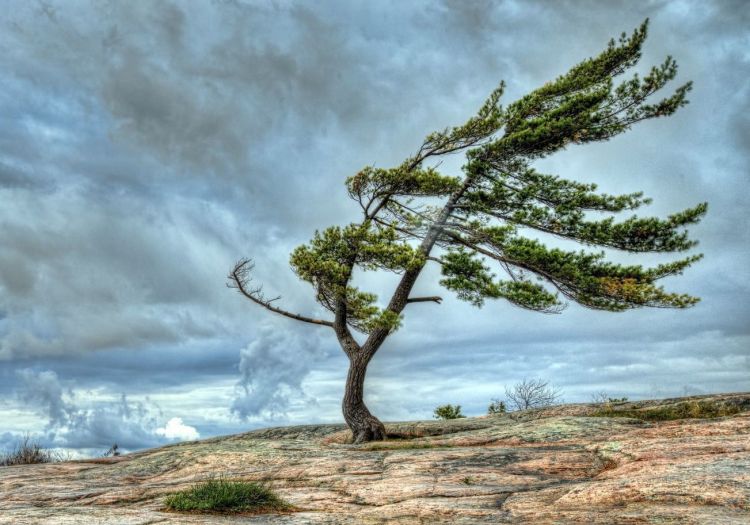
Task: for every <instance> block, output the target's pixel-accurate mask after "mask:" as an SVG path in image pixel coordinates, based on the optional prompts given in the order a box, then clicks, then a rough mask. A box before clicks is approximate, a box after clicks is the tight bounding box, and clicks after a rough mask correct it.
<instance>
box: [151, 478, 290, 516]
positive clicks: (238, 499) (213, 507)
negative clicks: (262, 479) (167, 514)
mask: <svg viewBox="0 0 750 525" xmlns="http://www.w3.org/2000/svg"><path fill="white" fill-rule="evenodd" d="M164 503H165V504H166V506H167V508H168V509H170V510H177V511H188V512H189V511H193V512H258V513H261V512H271V511H284V510H290V509H291V505H289V504H288V503H286V502H285V501H283V500H282V499H281V498H280V497H279V496H277V495H276V494H275V493H274V492H273V491H272V490H271V489H270V488H269V487H268V486H267V485H265V484H263V483H258V482H248V481H230V480H227V479H224V478H219V479H209V480H207V481H204V482H202V483H198V484H196V485H194V486H193V487H191V488H189V489H187V490H183V491H180V492H176V493H175V494H172V495H170V496H167V498H166V500H165V501H164Z"/></svg>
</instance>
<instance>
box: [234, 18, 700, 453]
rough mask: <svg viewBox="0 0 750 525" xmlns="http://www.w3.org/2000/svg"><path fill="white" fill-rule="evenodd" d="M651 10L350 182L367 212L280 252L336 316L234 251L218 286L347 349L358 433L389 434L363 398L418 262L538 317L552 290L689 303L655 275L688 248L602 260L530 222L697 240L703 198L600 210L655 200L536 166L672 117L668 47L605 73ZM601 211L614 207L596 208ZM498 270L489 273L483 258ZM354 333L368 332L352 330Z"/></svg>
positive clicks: (669, 270) (672, 69) (464, 291)
mask: <svg viewBox="0 0 750 525" xmlns="http://www.w3.org/2000/svg"><path fill="white" fill-rule="evenodd" d="M646 32H647V21H646V22H644V23H643V24H642V25H641V26H640V27H639V28H637V29H636V30H635V31H634V32H633V33H632V35H631V36H629V37H628V36H626V35H625V34H624V33H623V35H622V36H621V37H620V39H619V41H618V42H615V41H614V40H612V41H610V43H609V45H608V46H607V48H606V49H605V50H604V51H603V52H602V53H601V54H599V55H598V56H596V57H594V58H590V59H587V60H584V61H583V62H581V63H580V64H578V65H576V66H574V67H573V68H572V69H570V71H568V72H567V73H566V74H564V75H562V76H560V77H558V78H557V79H555V80H554V81H552V82H548V83H546V84H544V85H543V86H542V87H540V88H539V89H536V90H534V91H532V92H531V93H529V94H528V95H526V96H524V97H521V98H520V99H519V100H517V101H515V102H513V103H512V104H510V105H508V106H507V107H505V108H503V107H502V106H501V105H500V103H499V101H500V97H501V96H502V94H503V87H504V85H503V84H502V83H501V84H500V85H499V87H498V88H497V89H495V90H494V91H493V92H492V93H491V94H490V96H489V98H488V99H487V101H486V102H485V103H484V105H482V107H481V108H480V109H479V111H478V113H477V114H476V115H475V116H474V117H472V118H470V119H469V120H468V121H467V122H466V123H465V124H463V125H462V126H458V127H453V128H446V129H444V130H442V131H437V132H435V133H431V134H430V135H428V136H427V138H426V139H425V140H424V142H423V143H422V145H421V146H420V147H419V148H418V149H417V151H416V153H415V154H414V155H413V156H411V157H409V158H407V159H406V160H405V161H404V162H403V163H402V164H400V165H399V166H396V167H394V168H390V169H385V168H375V167H366V168H364V169H362V170H361V171H360V172H359V173H357V174H356V175H354V176H352V177H349V178H348V179H347V180H346V187H347V190H348V193H349V196H350V197H351V198H352V199H353V200H354V201H355V202H356V203H357V204H358V205H359V206H360V208H361V210H362V220H361V221H360V222H357V223H352V224H349V225H347V226H343V227H339V226H333V227H330V228H327V229H325V230H324V231H322V232H315V235H314V237H313V239H312V240H311V241H310V242H309V243H308V244H304V245H302V246H300V247H298V248H296V249H295V250H294V251H293V252H292V254H291V260H290V262H291V266H292V269H293V270H294V271H295V272H296V274H297V275H298V276H299V278H300V279H302V280H304V281H307V282H308V283H310V284H311V285H312V287H313V290H314V293H315V298H316V299H317V301H318V303H319V304H320V305H321V306H322V307H323V309H325V310H327V311H328V312H330V313H331V315H332V318H330V319H323V318H314V317H310V316H306V315H300V314H296V313H292V312H289V311H287V310H284V309H282V308H280V307H279V306H277V303H276V299H269V298H267V297H265V295H264V294H263V292H262V290H261V287H260V286H256V285H254V284H253V283H252V278H251V273H252V269H253V263H252V261H251V260H249V259H243V260H241V261H239V262H238V263H237V264H236V266H235V267H234V268H233V269H232V270H231V272H230V274H229V285H230V286H232V287H234V288H237V289H238V291H239V292H240V293H242V294H243V295H244V296H245V297H247V298H248V299H250V300H251V301H253V302H255V303H257V304H259V305H260V306H263V307H264V308H266V309H268V310H270V311H272V312H275V313H277V314H280V315H283V316H286V317H289V318H291V319H295V320H297V321H301V322H305V323H310V324H314V325H318V326H325V327H328V328H331V329H333V331H334V333H335V334H336V337H337V339H338V341H339V343H340V345H341V348H342V349H343V351H344V352H345V354H346V355H347V356H348V358H349V372H348V375H347V379H346V389H345V394H344V399H343V404H342V405H343V406H342V408H343V415H344V419H345V421H346V423H347V425H348V426H349V428H350V429H351V431H352V433H353V437H354V441H355V442H356V443H361V442H364V441H371V440H380V439H384V438H385V429H384V426H383V424H382V423H381V422H380V421H379V420H378V419H377V418H376V417H375V416H373V415H372V414H371V413H370V411H369V410H368V409H367V407H366V406H365V403H364V397H363V395H364V381H365V373H366V370H367V366H368V364H369V363H370V361H371V360H372V358H373V356H374V355H375V353H376V352H377V351H378V350H379V349H380V348H381V346H382V345H383V343H384V342H385V341H386V339H387V338H388V336H389V335H390V334H392V333H393V332H394V331H395V330H396V329H397V328H398V327H399V326H400V324H401V321H402V319H403V316H404V311H405V309H406V308H407V306H409V305H415V304H418V303H427V302H433V303H440V301H441V298H440V297H438V296H430V297H417V296H413V295H412V289H413V287H414V285H415V283H416V282H417V278H418V277H419V276H420V274H421V272H422V270H423V269H424V268H425V266H426V265H427V264H436V265H438V266H439V267H440V268H441V271H442V276H443V278H442V280H440V284H441V285H442V286H443V287H445V288H447V289H448V290H451V291H453V292H455V293H456V295H457V296H458V298H459V299H462V300H465V301H468V302H469V303H471V304H473V305H474V306H477V307H481V306H482V305H483V304H484V302H485V300H487V299H505V300H507V301H509V302H511V303H512V304H514V305H516V306H519V307H521V308H525V309H528V310H533V311H537V312H543V313H558V312H560V311H561V310H562V308H563V307H564V303H563V299H567V300H570V301H573V302H576V303H578V304H580V305H582V306H584V307H587V308H592V309H596V310H607V311H613V312H619V311H623V310H628V309H631V308H638V307H644V306H649V307H657V308H685V307H688V306H691V305H693V304H695V303H696V302H697V300H698V299H697V298H694V297H691V296H689V295H683V294H675V293H669V292H666V291H664V290H663V288H661V287H660V286H658V285H657V284H656V282H657V281H658V280H659V279H661V278H663V277H667V276H670V275H675V274H679V273H681V272H682V271H683V270H684V269H685V268H687V267H688V266H690V265H691V264H692V263H693V262H695V261H697V260H698V259H699V258H700V255H693V256H688V257H685V258H682V259H679V260H676V261H673V262H669V263H666V264H660V265H657V266H655V267H651V268H644V267H642V266H640V265H623V264H618V263H615V262H611V261H608V260H606V258H605V253H604V252H603V251H594V252H591V251H589V252H587V251H568V250H563V249H559V248H550V247H548V246H547V245H545V244H544V242H542V240H540V239H539V238H537V237H534V236H530V234H532V233H534V232H541V233H542V234H543V235H548V236H552V237H559V238H563V239H568V240H573V241H577V242H579V243H581V244H583V245H585V246H596V247H604V248H613V249H617V250H622V251H626V252H675V251H684V250H687V249H689V248H691V247H692V246H694V245H695V242H694V241H691V240H689V239H688V237H687V232H686V231H684V229H683V227H685V226H687V225H690V224H694V223H697V222H698V221H699V220H700V218H701V216H702V215H703V214H704V213H705V211H706V204H705V203H704V204H699V205H697V206H695V207H693V208H689V209H687V210H684V211H681V212H678V213H675V214H673V215H670V216H668V217H667V218H666V219H659V218H656V217H646V218H640V217H636V216H632V217H630V218H627V219H625V220H621V221H615V218H614V217H613V216H612V215H611V214H615V213H618V212H623V211H626V210H634V209H637V208H639V207H641V206H642V205H644V204H647V203H649V202H650V201H649V200H648V199H646V198H644V197H643V195H642V193H640V192H639V193H630V194H625V195H608V194H605V193H599V192H597V191H596V185H594V184H588V183H581V182H576V181H574V180H569V179H564V178H561V177H559V176H557V175H551V174H546V173H541V172H539V171H537V170H535V169H534V168H533V167H532V162H533V161H535V160H538V159H542V158H544V157H547V156H549V155H551V154H553V153H555V152H557V151H559V150H561V149H564V148H565V147H567V146H568V145H573V144H587V143H590V142H599V141H606V140H609V139H611V138H612V137H614V136H616V135H619V134H620V133H623V132H624V131H626V130H628V129H629V128H630V127H631V126H632V125H633V124H635V123H637V122H640V121H643V120H647V119H651V118H656V117H663V116H668V115H671V114H673V113H674V112H675V111H676V110H677V109H678V108H680V107H682V106H684V105H685V104H687V100H686V95H687V93H688V91H689V90H690V83H687V84H684V85H682V86H680V87H678V88H677V89H676V90H675V91H674V93H672V94H671V95H669V96H667V97H666V98H664V99H661V100H657V101H655V102H652V103H648V101H649V100H650V97H651V95H653V94H654V93H656V92H657V91H658V90H660V89H661V88H662V87H664V85H665V84H666V83H667V82H668V81H670V80H672V79H673V78H674V77H675V75H676V73H677V65H676V63H675V61H674V60H673V59H672V58H671V57H667V59H666V60H665V62H664V63H663V64H661V65H660V66H657V67H654V68H652V69H651V70H650V72H649V73H648V74H647V75H645V76H644V77H643V78H640V77H639V76H638V75H637V74H636V75H633V76H632V77H631V78H629V79H625V80H623V81H622V82H621V83H619V84H617V85H616V84H615V82H614V79H615V77H618V76H620V75H622V74H623V73H625V72H626V71H627V70H628V69H630V68H632V67H633V66H634V65H635V64H636V63H637V62H638V60H639V59H640V57H641V47H642V44H643V42H644V40H645V38H646ZM462 151H463V152H465V153H466V159H467V160H466V164H465V165H464V166H463V174H462V175H461V176H452V175H448V174H444V173H441V172H440V171H439V170H438V165H439V164H438V163H437V162H438V161H439V159H440V157H442V156H445V155H450V154H453V153H457V152H462ZM597 214H610V215H609V216H605V217H604V218H601V217H597V216H596V215H597ZM488 262H491V263H493V264H494V265H496V267H497V268H499V269H500V270H502V271H503V272H504V273H505V278H503V279H500V278H498V277H497V276H496V275H495V274H494V273H491V269H490V267H489V266H487V263H488ZM355 268H359V269H362V270H370V271H376V270H387V271H391V272H395V273H397V274H400V275H401V278H400V281H399V283H398V285H397V286H396V288H395V290H394V291H393V293H392V295H391V297H390V298H389V300H388V301H387V303H385V304H384V303H379V302H378V298H377V296H376V295H375V294H373V293H370V292H367V291H364V290H361V289H359V288H357V287H356V286H355V285H354V284H353V282H352V275H353V271H354V269H355ZM354 332H359V333H361V334H363V335H364V338H363V339H357V338H356V337H355V335H354Z"/></svg>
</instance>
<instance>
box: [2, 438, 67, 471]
mask: <svg viewBox="0 0 750 525" xmlns="http://www.w3.org/2000/svg"><path fill="white" fill-rule="evenodd" d="M61 460H62V458H61V457H60V455H59V454H57V453H55V452H53V451H51V450H47V449H44V448H42V446H41V445H40V444H39V443H37V442H36V441H32V439H31V438H30V437H29V436H28V435H27V436H24V437H23V440H22V441H21V442H20V443H19V444H18V445H16V447H15V448H14V449H13V450H12V451H10V452H9V453H7V454H4V455H2V456H0V466H2V467H9V466H11V465H33V464H36V463H54V462H55V461H61Z"/></svg>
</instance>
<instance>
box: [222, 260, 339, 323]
mask: <svg viewBox="0 0 750 525" xmlns="http://www.w3.org/2000/svg"><path fill="white" fill-rule="evenodd" d="M254 267H255V265H254V264H253V262H252V261H251V260H250V259H242V260H240V261H239V262H238V263H237V264H236V265H235V266H234V268H233V269H232V271H231V272H230V273H229V275H228V276H227V278H228V279H229V281H230V282H229V283H227V286H228V287H229V288H236V289H237V291H239V292H240V293H241V294H242V295H244V296H245V297H247V298H248V299H250V300H251V301H252V302H254V303H256V304H259V305H261V306H262V307H263V308H265V309H267V310H270V311H272V312H275V313H277V314H279V315H283V316H284V317H289V318H290V319H294V320H296V321H304V322H305V323H311V324H316V325H320V326H330V327H333V323H332V322H330V321H324V320H322V319H313V318H312V317H306V316H304V315H299V314H293V313H291V312H287V311H286V310H282V309H281V308H277V307H276V306H273V305H272V304H271V302H273V301H275V300H277V299H279V298H278V297H276V298H274V299H266V298H264V297H263V294H262V288H261V287H257V288H249V287H248V284H249V283H250V281H251V280H252V278H251V277H250V272H251V271H252V270H253V268H254Z"/></svg>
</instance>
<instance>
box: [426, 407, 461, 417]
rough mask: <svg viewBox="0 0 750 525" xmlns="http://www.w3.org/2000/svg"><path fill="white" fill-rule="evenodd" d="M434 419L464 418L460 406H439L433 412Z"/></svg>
mask: <svg viewBox="0 0 750 525" xmlns="http://www.w3.org/2000/svg"><path fill="white" fill-rule="evenodd" d="M433 416H434V417H435V419H460V418H463V417H466V416H465V415H463V414H462V413H461V405H441V406H439V407H437V408H436V409H435V411H434V412H433Z"/></svg>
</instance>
